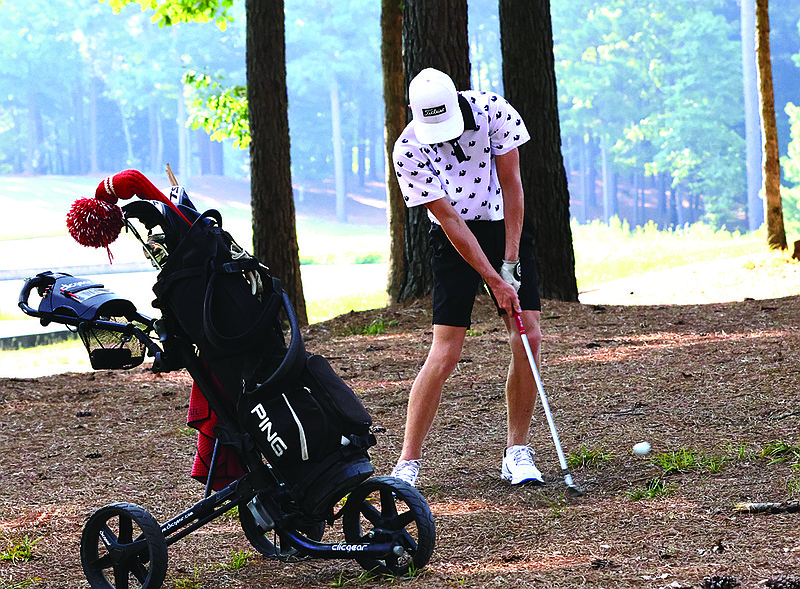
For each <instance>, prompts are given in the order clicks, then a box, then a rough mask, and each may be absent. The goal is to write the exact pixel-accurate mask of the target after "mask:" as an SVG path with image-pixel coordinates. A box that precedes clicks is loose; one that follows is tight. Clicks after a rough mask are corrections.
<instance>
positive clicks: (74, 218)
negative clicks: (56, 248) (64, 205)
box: [67, 170, 191, 260]
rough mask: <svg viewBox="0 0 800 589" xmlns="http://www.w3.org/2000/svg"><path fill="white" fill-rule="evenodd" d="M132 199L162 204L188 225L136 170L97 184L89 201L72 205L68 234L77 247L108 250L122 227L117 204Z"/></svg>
mask: <svg viewBox="0 0 800 589" xmlns="http://www.w3.org/2000/svg"><path fill="white" fill-rule="evenodd" d="M134 195H135V196H138V197H139V198H144V199H146V200H157V201H159V202H163V203H164V204H166V205H167V206H169V207H170V208H171V209H172V210H173V211H175V212H176V213H177V214H178V215H179V216H180V217H181V218H182V219H183V220H184V221H186V222H187V223H189V220H188V219H187V218H186V217H184V215H183V213H181V212H180V210H178V207H176V206H175V204H174V203H173V202H172V201H171V200H170V199H169V198H167V197H166V196H164V194H163V193H162V192H161V191H160V190H159V189H158V188H156V187H155V185H154V184H153V183H152V182H150V180H148V179H147V178H146V177H145V176H144V174H142V173H141V172H139V171H138V170H125V171H123V172H120V173H119V174H115V175H114V176H109V177H108V178H106V179H105V180H103V181H102V182H100V184H98V185H97V190H95V194H94V198H93V199H91V198H80V199H78V200H76V201H75V202H74V203H73V204H72V206H71V207H70V209H69V213H67V229H68V230H69V234H70V235H71V236H72V237H73V239H75V241H77V242H78V243H80V244H81V245H85V246H89V247H104V248H106V249H108V246H109V245H110V244H111V243H112V242H113V241H114V240H115V239H117V237H118V236H119V233H120V231H121V230H122V226H123V224H124V222H123V218H122V210H121V209H120V208H119V207H118V206H117V200H118V199H120V198H121V199H123V200H125V199H129V198H131V197H132V196H134ZM189 224H190V225H191V223H189ZM108 258H109V260H111V251H110V250H109V252H108Z"/></svg>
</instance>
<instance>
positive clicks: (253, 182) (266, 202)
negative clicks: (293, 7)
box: [245, 0, 308, 324]
mask: <svg viewBox="0 0 800 589" xmlns="http://www.w3.org/2000/svg"><path fill="white" fill-rule="evenodd" d="M245 11H246V15H247V56H246V62H247V100H248V103H249V105H250V137H251V139H250V191H251V197H250V198H251V206H252V209H253V250H254V253H255V255H256V257H258V258H259V259H260V260H262V261H263V262H264V263H265V264H267V265H268V266H269V267H270V272H271V274H272V275H273V276H275V277H276V278H279V279H280V280H281V282H282V283H283V288H284V290H285V291H286V294H287V295H288V296H289V299H290V300H291V302H292V305H293V306H294V309H295V312H296V313H297V317H298V319H299V320H300V322H301V323H302V324H306V323H308V316H307V314H306V304H305V299H304V298H303V282H302V279H301V277H300V254H299V249H298V245H297V230H296V225H295V211H294V200H293V197H292V174H291V167H290V164H291V161H290V157H289V116H288V104H289V99H288V97H287V93H286V42H285V30H284V11H283V0H269V1H265V0H260V1H259V0H246V1H245Z"/></svg>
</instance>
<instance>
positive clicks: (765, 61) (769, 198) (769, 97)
mask: <svg viewBox="0 0 800 589" xmlns="http://www.w3.org/2000/svg"><path fill="white" fill-rule="evenodd" d="M756 55H757V57H758V90H759V101H760V103H761V136H762V140H763V143H764V194H765V197H764V198H765V203H764V206H765V211H764V213H765V216H766V219H767V244H768V245H769V247H770V248H771V249H782V250H785V249H786V231H785V229H784V226H783V207H782V204H781V162H780V154H779V152H778V127H777V125H776V123H775V92H774V89H773V86H772V57H771V56H770V48H769V1H768V0H756Z"/></svg>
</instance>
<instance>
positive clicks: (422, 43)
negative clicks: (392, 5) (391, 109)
mask: <svg viewBox="0 0 800 589" xmlns="http://www.w3.org/2000/svg"><path fill="white" fill-rule="evenodd" d="M403 39H404V45H403V48H404V71H405V73H406V89H407V83H408V82H410V81H411V79H412V78H413V77H414V76H416V75H417V74H418V73H419V72H420V71H421V70H423V69H424V68H426V67H434V68H436V69H438V70H441V71H443V72H445V73H446V74H448V75H449V76H450V77H451V78H452V79H453V82H454V83H455V86H456V88H458V89H462V90H463V89H468V88H469V84H470V68H469V43H468V42H467V2H466V0H439V1H438V2H426V1H425V0H406V1H405V2H404V3H403ZM429 229H430V220H429V219H428V214H427V209H426V208H425V207H422V206H419V207H413V208H411V209H409V211H408V214H407V217H406V226H405V241H404V250H403V255H404V259H403V268H404V273H403V280H402V284H401V286H400V291H399V293H398V297H397V298H398V300H401V301H403V300H406V299H412V298H418V297H423V296H426V295H428V294H429V293H430V291H431V288H432V286H433V274H432V271H431V264H430V261H431V250H430V242H429Z"/></svg>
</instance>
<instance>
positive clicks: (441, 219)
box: [392, 68, 543, 485]
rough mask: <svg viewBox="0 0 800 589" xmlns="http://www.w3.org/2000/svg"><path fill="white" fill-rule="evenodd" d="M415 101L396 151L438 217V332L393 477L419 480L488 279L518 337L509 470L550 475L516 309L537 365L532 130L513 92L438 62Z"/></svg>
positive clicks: (415, 199) (516, 477) (404, 184)
mask: <svg viewBox="0 0 800 589" xmlns="http://www.w3.org/2000/svg"><path fill="white" fill-rule="evenodd" d="M409 99H410V103H411V112H412V115H413V120H412V121H411V122H410V123H409V124H408V126H407V127H406V128H405V129H404V130H403V132H402V134H401V135H400V137H399V138H398V139H397V142H396V143H395V146H394V152H393V156H392V159H393V162H394V169H395V172H396V174H397V179H398V181H399V183H400V189H401V191H402V193H403V198H404V199H405V201H406V205H407V206H409V207H415V206H420V205H422V206H424V207H426V208H427V209H428V216H429V217H430V220H431V222H432V225H431V232H430V240H431V246H432V249H433V342H432V344H431V348H430V350H429V352H428V357H427V359H426V360H425V364H424V365H423V367H422V370H421V371H420V372H419V374H418V375H417V378H416V379H415V381H414V384H413V386H412V387H411V394H410V396H409V400H408V413H407V415H406V429H405V439H404V441H403V450H402V453H401V455H400V459H399V461H398V462H397V465H396V466H395V468H394V470H393V472H392V476H395V477H397V478H400V479H402V480H404V481H406V482H407V483H409V484H411V485H414V484H415V483H416V479H417V475H418V474H419V470H420V466H421V463H422V460H421V459H422V454H423V453H422V445H423V442H424V440H425V436H426V435H427V434H428V431H429V430H430V427H431V424H432V423H433V419H434V417H435V415H436V411H437V409H438V407H439V402H440V400H441V395H442V387H443V386H444V383H445V381H446V380H447V378H448V377H449V376H450V374H451V373H452V372H453V369H454V368H455V366H456V364H457V363H458V361H459V359H460V357H461V350H462V347H463V345H464V338H465V336H466V332H467V328H468V327H469V326H470V316H471V313H472V306H473V303H474V301H475V295H476V293H477V291H478V288H479V287H480V286H481V281H483V282H485V283H486V285H487V286H488V287H489V289H490V291H491V294H492V297H493V299H494V301H495V304H496V305H497V308H498V311H499V313H500V315H501V317H502V318H503V320H504V321H505V324H506V329H507V331H508V334H509V343H510V347H511V362H510V366H509V369H508V377H507V380H506V407H507V415H508V438H507V441H506V449H505V452H504V453H503V461H502V469H501V476H502V477H503V479H505V480H508V481H510V482H511V484H512V485H518V484H521V483H542V482H543V480H542V475H541V473H540V472H539V470H538V469H537V468H536V466H535V465H534V463H533V451H532V450H531V449H530V448H529V447H528V445H527V444H528V429H529V426H530V421H531V415H532V413H533V407H534V403H535V400H536V393H535V391H536V385H535V382H534V380H533V375H532V373H531V369H530V365H529V364H528V360H527V355H526V353H525V349H524V347H523V345H522V341H521V339H520V335H519V332H518V330H517V328H516V324H515V322H514V319H513V317H512V315H513V314H515V313H521V316H522V321H523V324H524V326H525V331H526V332H527V333H528V337H529V341H530V345H531V349H532V350H533V354H534V357H535V358H536V361H537V364H538V358H539V344H540V342H541V331H540V328H539V315H540V310H541V302H540V299H539V289H538V285H537V283H536V269H535V263H534V257H533V236H532V234H531V233H530V232H529V231H527V230H526V228H524V227H523V213H524V205H523V192H522V182H521V179H520V170H519V153H518V151H517V147H518V146H520V145H522V144H523V143H525V142H526V141H528V139H530V135H529V134H528V131H527V129H526V128H525V124H524V123H523V121H522V118H521V117H520V115H519V113H517V111H516V110H515V109H514V108H513V107H512V106H511V105H510V104H509V103H508V102H507V101H506V100H505V99H504V98H502V97H501V96H499V95H498V94H495V93H493V92H475V91H463V92H457V91H456V88H455V85H454V84H453V81H452V80H451V79H450V77H449V76H448V75H446V74H444V73H442V72H440V71H438V70H435V69H432V68H428V69H425V70H423V71H422V72H420V73H419V75H417V76H416V77H415V78H414V79H413V80H412V81H411V84H410V86H409Z"/></svg>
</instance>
